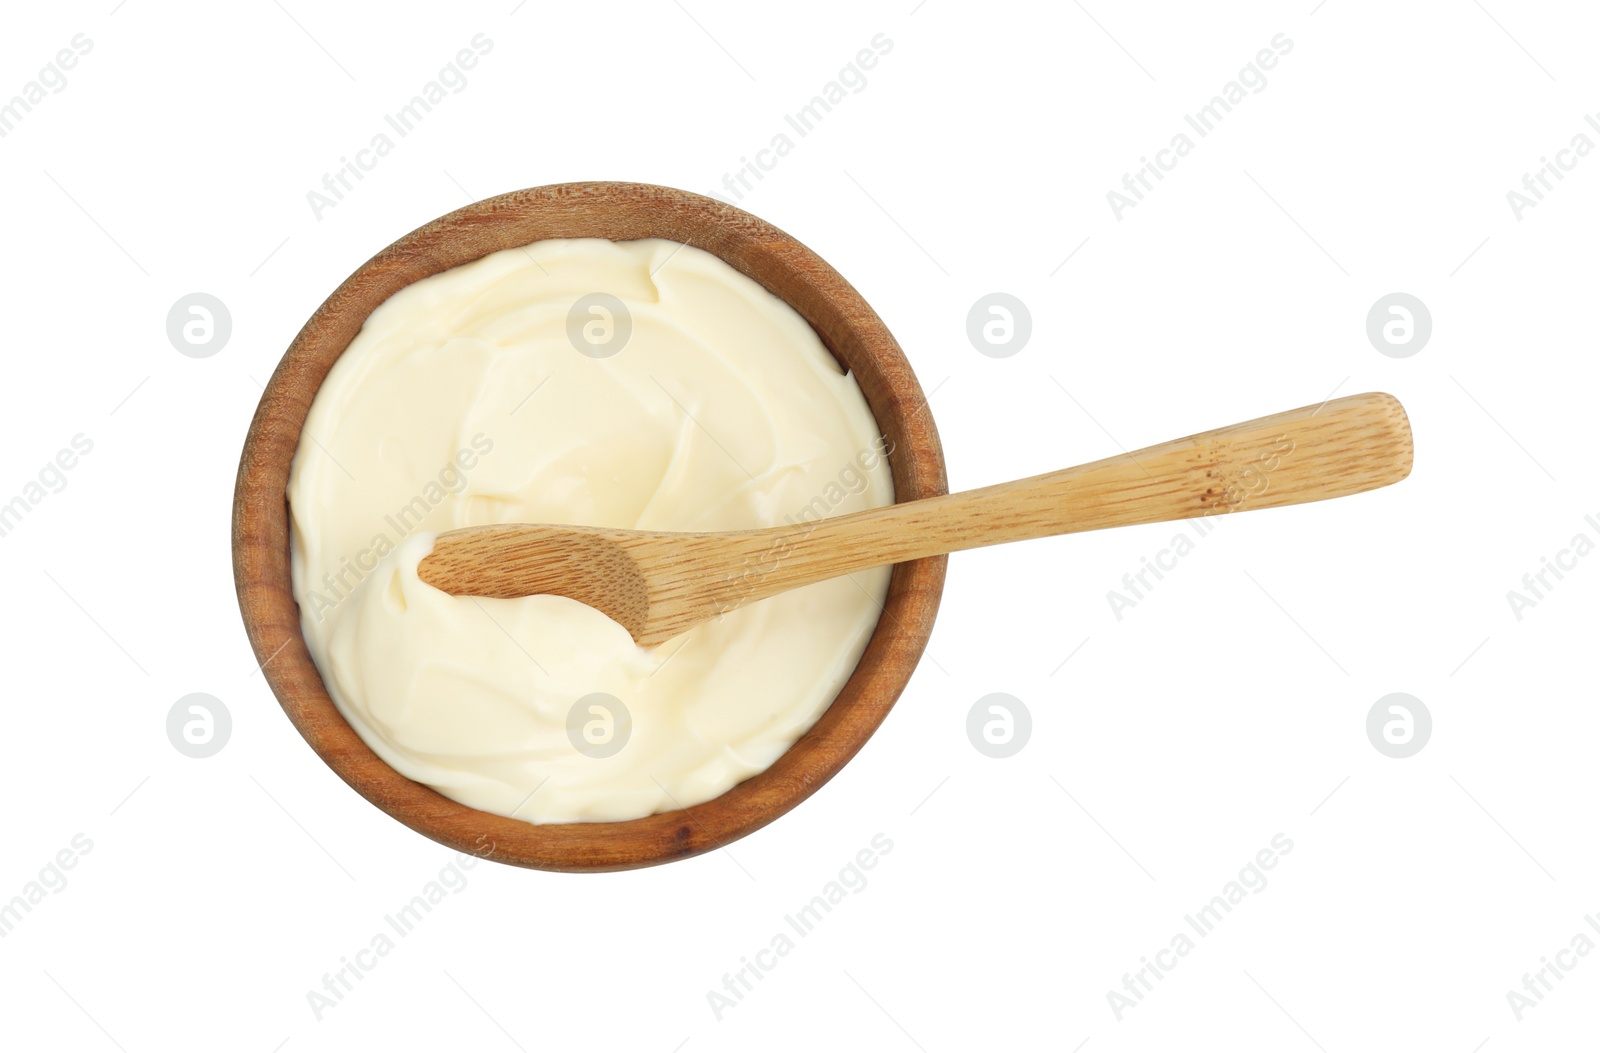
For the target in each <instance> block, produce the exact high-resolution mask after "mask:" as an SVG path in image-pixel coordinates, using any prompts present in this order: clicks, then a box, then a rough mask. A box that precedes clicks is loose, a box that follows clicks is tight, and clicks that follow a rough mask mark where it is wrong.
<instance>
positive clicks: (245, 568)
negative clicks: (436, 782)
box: [233, 183, 946, 871]
mask: <svg viewBox="0 0 1600 1053" xmlns="http://www.w3.org/2000/svg"><path fill="white" fill-rule="evenodd" d="M584 237H598V238H608V239H611V240H613V241H628V240H634V239H638V238H667V239H670V240H673V241H679V242H685V243H687V244H690V245H694V246H696V247H698V248H701V249H704V250H706V251H708V252H711V253H713V254H714V255H716V256H719V257H721V258H722V259H723V260H725V261H726V262H728V263H729V264H730V265H732V266H733V267H735V268H736V269H738V270H739V271H741V272H742V273H744V274H746V275H748V276H749V277H750V278H752V279H754V280H755V281H756V282H758V283H760V284H761V285H762V286H764V287H765V288H767V289H768V290H769V291H771V292H772V293H774V294H775V295H777V296H778V297H780V298H782V299H783V300H785V301H786V302H788V303H789V304H790V305H791V306H793V307H794V308H795V310H796V311H798V312H799V313H800V315H801V316H802V317H803V318H805V319H806V321H808V322H809V323H810V324H811V326H812V327H813V328H814V329H815V330H816V331H817V333H818V335H819V336H820V337H821V338H822V341H823V343H824V344H825V345H826V346H827V347H828V349H829V350H830V351H831V352H832V353H833V355H834V356H835V358H837V359H838V360H839V362H840V364H841V365H843V366H844V367H845V368H846V369H848V370H850V371H851V372H852V373H853V374H854V375H855V378H856V380H857V382H858V383H859V384H860V386H861V390H862V392H863V393H864V394H865V396H866V399H867V404H868V406H869V407H870V408H871V410H872V412H873V415H874V416H875V417H876V418H877V421H878V424H879V427H880V428H881V429H882V431H883V435H884V437H885V439H886V440H887V443H886V445H887V447H888V449H889V450H890V453H889V455H888V462H889V469H890V472H891V475H892V477H893V480H894V486H895V493H896V496H897V499H898V500H915V499H919V498H925V497H933V496H937V495H940V494H943V493H945V492H946V481H945V468H944V455H943V451H942V450H941V448H940V444H939V437H938V432H937V430H936V429H935V427H934V424H933V418H932V414H931V412H930V411H929V410H928V408H927V400H926V399H925V397H924V396H923V393H922V389H921V387H920V386H919V385H918V383H917V379H916V377H915V376H914V375H913V373H912V371H911V367H910V365H909V364H908V363H907V361H906V358H905V355H904V353H903V352H902V351H901V349H900V347H899V345H898V344H897V343H896V342H895V339H894V337H893V336H892V335H891V334H890V332H889V330H888V328H887V327H886V326H885V325H884V324H883V321H882V320H881V319H880V318H879V317H878V316H877V314H876V313H874V312H873V310H872V308H871V307H870V306H868V305H867V303H866V301H865V300H864V299H863V298H862V297H861V295H860V294H859V293H857V292H856V290H855V289H854V288H852V287H851V286H850V284H849V283H848V282H846V281H845V280H844V279H843V278H842V277H840V275H839V274H838V272H836V271H835V270H834V269H833V268H832V267H830V266H828V264H827V263H825V262H824V261H823V260H822V259H821V258H819V257H818V256H817V255H816V254H815V253H813V252H811V251H810V250H809V249H807V248H806V247H805V246H804V245H802V244H801V243H800V242H799V241H797V240H795V239H794V238H792V237H790V236H789V235H787V234H785V233H784V232H783V231H781V230H778V229H777V228H776V227H773V226H772V225H770V224H768V223H765V222H763V221H762V220H760V219H757V218H756V217H754V216H752V215H750V214H749V213H746V212H743V211H741V210H739V209H737V208H734V207H733V206H731V205H726V204H723V203H721V202H718V201H715V200H713V199H711V198H706V197H701V196H699V195H697V194H690V193H687V192H684V191H681V190H673V189H670V188H667V187H659V186H650V185H647V184H641V183H566V184H560V185H556V186H547V187H539V188H536V189H532V190H523V191H518V192H515V193H510V194H504V195H501V196H499V197H494V198H490V199H488V200H485V201H480V202H477V203H476V204H472V205H469V206H467V207H466V208H463V209H460V210H459V211H456V212H453V213H451V214H450V215H448V216H444V217H442V218H441V219H438V220H435V221H433V222H432V223H429V224H427V225H425V226H423V227H420V228H418V229H417V230H415V231H412V232H411V233H410V234H407V235H406V236H405V237H403V238H401V239H400V240H399V241H397V242H395V243H394V244H393V245H390V246H389V247H388V248H386V249H384V250H383V251H382V252H380V253H378V254H377V255H376V256H374V257H373V258H372V259H371V260H369V261H367V262H366V263H365V264H363V265H361V266H360V267H359V268H357V269H356V271H355V273H353V274H352V275H351V276H350V277H349V278H348V279H346V280H345V282H344V283H343V284H342V285H340V286H339V288H338V289H336V290H335V291H334V293H333V294H332V295H331V296H329V297H328V299H327V300H326V301H325V302H324V303H323V304H322V306H321V307H319V308H318V309H317V311H316V312H315V313H314V314H313V315H312V316H311V318H310V320H309V321H307V323H306V325H305V327H304V328H303V329H301V331H300V333H299V335H298V336H296V337H295V339H294V342H293V343H292V344H291V345H290V346H289V349H288V351H287V352H286V353H285V354H284V356H283V360H282V361H281V362H280V363H279V365H278V368H277V370H276V371H275V372H274V373H273V375H272V379H271V380H270V381H269V382H268V384H267V387H266V391H265V393H264V394H263V395H262V398H261V403H260V406H259V407H258V408H257V410H256V415H255V419H254V420H253V421H252V423H251V426H250V431H249V433H248V435H247V436H246V438H245V444H244V451H243V455H242V456H241V458H240V462H239V476H238V482H237V485H236V489H235V493H234V506H233V564H234V581H235V586H236V588H237V591H238V595H239V607H240V611H241V613H242V614H243V617H244V623H245V628H246V631H247V632H248V634H249V637H250V643H251V646H252V647H253V648H254V650H255V654H256V658H257V660H258V661H259V662H260V663H261V668H262V672H263V675H264V676H265V678H266V680H267V683H268V684H269V685H270V686H271V688H272V691H273V693H274V694H275V695H276V696H277V698H278V701H279V703H280V704H281V705H282V706H283V709H284V711H285V712H286V713H287V714H288V716H289V719H290V720H291V721H292V722H293V723H294V725H295V727H296V728H297V729H298V730H299V731H300V733H301V735H302V736H304V737H305V739H306V741H307V742H308V743H309V744H310V745H311V747H312V749H314V750H315V751H316V753H317V754H318V756H320V757H321V758H322V759H323V760H324V761H325V762H327V764H328V765H329V767H331V768H332V769H333V770H334V771H335V772H336V773H338V775H339V776H340V777H341V778H342V779H344V781H345V782H347V783H348V784H350V785H351V786H352V787H354V788H355V789H356V790H357V791H358V792H359V793H361V794H362V795H363V796H364V797H366V798H367V799H368V800H370V801H372V802H373V803H374V804H376V805H377V806H378V807H379V808H381V809H383V810H384V811H385V812H387V813H388V814H389V815H391V816H393V817H394V818H395V819H398V820H399V821H400V822H402V823H404V824H405V825H407V826H409V827H411V828H412V829H414V830H417V831H418V832H420V833H423V834H426V835H427V836H429V837H431V838H433V839H434V840H436V841H439V842H441V843H443V844H445V845H448V846H450V847H452V848H455V849H457V850H460V851H463V852H471V853H474V854H476V855H478V856H481V857H483V858H489V859H495V860H498V861H501V862H505V863H512V864H516V865H519V866H526V867H537V868H541V869H547V870H563V871H604V870H625V869H630V868H633V867H640V866H648V865H651V864H655V863H662V862H666V861H669V860H673V859H682V858H686V857H688V856H693V855H697V854H699V853H702V852H707V851H711V850H713V849H716V848H719V847H721V846H723V845H726V844H728V843H729V842H731V841H733V840H735V839H737V838H739V837H742V836H744V835H745V834H748V833H750V832H751V831H753V830H756V829H759V828H760V827H762V826H764V825H765V824H767V823H769V822H771V821H772V820H774V819H776V818H777V817H778V816H780V815H782V814H783V813H785V812H787V811H788V810H789V809H791V808H793V807H794V806H795V805H797V804H799V803H800V802H801V801H803V800H805V798H807V797H808V796H810V795H811V794H812V793H814V792H815V791H816V790H817V788H818V787H820V786H821V785H822V784H823V783H825V782H827V780H828V779H829V778H831V777H832V776H833V775H834V774H835V773H836V772H837V771H838V770H839V769H840V768H841V767H842V766H843V765H844V764H845V762H846V761H848V760H849V759H850V758H851V757H853V756H854V755H855V753H856V752H857V751H858V750H859V749H860V748H861V746H862V745H863V744H864V743H865V742H866V740H867V739H868V737H869V736H871V734H872V732H873V731H874V730H875V729H876V728H877V727H878V725H879V724H881V723H882V721H883V719H884V717H885V716H887V715H888V712H889V709H890V707H891V706H892V705H893V704H894V702H895V699H896V698H898V697H899V695H900V692H901V691H902V690H903V689H904V687H905V684H906V682H907V680H909V678H910V676H911V673H912V671H913V670H914V669H915V668H916V664H917V661H918V659H919V658H920V657H921V655H922V651H923V648H924V647H925V645H926V644H927V641H928V635H929V633H930V632H931V630H932V628H933V620H934V615H935V613H936V612H937V609H938V604H939V596H940V592H941V590H942V588H943V585H944V573H945V559H944V557H942V556H939V557H932V558H928V559H922V560H916V561H914V562H910V563H903V564H900V565H899V566H897V567H896V568H895V569H894V573H893V574H892V576H891V578H890V582H889V594H888V598H887V600H886V602H885V605H884V611H883V614H882V616H881V617H880V618H879V621H878V625H877V628H876V629H875V631H874V632H873V635H872V637H871V639H870V640H869V642H868V644H867V648H866V651H865V653H864V654H863V655H862V657H861V660H860V662H859V663H858V664H857V666H856V669H855V671H854V673H853V674H852V675H851V677H850V679H849V680H848V681H847V682H846V684H845V686H844V688H843V689H842V690H841V691H840V693H839V695H838V697H837V698H836V699H835V700H834V702H833V704H832V705H831V706H829V707H828V709H827V711H826V712H824V714H823V715H822V717H821V719H819V720H818V722H817V723H816V725H815V726H813V727H812V728H811V730H810V731H808V732H807V733H806V734H805V735H803V736H802V737H801V738H800V740H799V741H798V742H796V743H795V745H794V746H793V747H792V748H790V749H789V750H788V752H786V753H784V754H783V755H782V756H781V757H780V758H779V759H778V760H777V761H776V762H775V763H774V764H773V765H772V766H771V767H770V768H768V769H767V770H766V771H764V772H762V773H761V774H759V775H756V776H754V777H752V778H750V779H748V780H746V781H745V782H742V783H740V784H739V785H737V786H735V787H733V788H732V789H731V790H729V791H728V792H726V793H724V794H722V795H721V796H720V797H717V798H716V799H714V800H711V801H707V802H706V803H704V804H700V805H695V806H693V807H690V808H685V809H681V810H676V811H672V812H664V813H661V814H659V815H653V816H648V817H646V818H643V819H635V820H630V821H627V822H619V823H565V824H545V825H535V824H530V823H525V822H522V821H520V820H516V819H507V818H504V817H502V816H498V815H492V814H490V813H487V812H481V811H478V810H477V809H473V808H468V807H466V806H465V805H462V804H458V803H457V802H455V801H452V800H450V799H449V798H446V797H444V796H442V795H441V794H439V793H437V792H435V791H434V790H432V789H430V788H428V787H426V786H423V785H421V784H419V783H416V782H412V781H411V780H410V779H407V778H405V777H404V776H402V775H400V774H399V773H398V772H396V771H395V770H394V769H392V768H390V767H389V766H388V765H387V764H385V763H384V762H383V761H382V760H381V759H380V758H379V757H378V756H377V755H376V754H375V753H373V752H372V750H371V749H370V748H369V747H368V746H367V744H366V743H365V742H363V741H362V740H361V738H360V737H359V736H358V735H357V734H356V733H355V731H354V730H353V729H352V728H351V727H350V725H349V724H348V723H346V721H345V720H344V718H343V717H342V716H341V715H340V714H339V712H338V710H337V708H336V707H335V706H334V704H333V701H332V699H330V698H329V697H328V693H327V690H326V688H325V687H324V685H323V682H322V678H321V677H320V675H319V674H318V672H317V668H316V665H315V664H314V663H313V662H312V659H311V654H310V652H309V651H308V650H307V648H306V643H305V638H304V636H303V635H302V633H301V629H300V619H299V610H298V607H297V605H296V603H295V599H294V594H293V591H292V588H291V585H290V578H289V518H288V506H287V501H286V497H285V493H286V488H287V486H288V480H289V469H290V465H291V462H292V461H293V458H294V453H295V450H296V448H297V447H298V445H299V441H300V431H301V428H302V427H303V425H304V424H305V419H306V415H307V413H308V411H309V410H310V407H311V401H312V399H313V398H314V397H315V396H316V393H317V389H318V388H319V387H320V386H321V384H322V381H323V379H324V378H325V377H326V376H327V374H328V370H329V369H330V368H331V367H332V366H333V363H334V362H335V361H336V360H337V359H338V357H339V356H340V355H341V354H343V352H344V350H345V348H346V347H347V346H348V345H349V343H350V341H351V339H352V338H354V336H355V335H356V333H357V332H359V331H360V329H361V326H362V324H363V323H364V322H365V321H366V319H367V316H368V315H369V314H371V312H372V311H373V310H374V309H375V308H376V307H378V306H379V305H380V304H382V303H383V302H384V301H385V300H386V299H388V298H389V297H390V296H391V295H393V294H394V293H395V292H398V291H399V290H400V289H402V288H404V287H405V286H407V285H409V284H411V283H412V282H415V281H418V280H420V279H422V278H426V277H428V276H430V275H433V274H437V273H439V272H441V271H444V270H448V269H449V268H451V267H455V266H459V265H460V264H463V263H470V262H471V261H473V260H476V259H479V258H481V257H483V256H486V255H488V254H489V253H491V252H496V251H498V250H500V249H506V248H514V247H516V246H519V245H526V244H529V243H531V242H534V241H539V240H542V239H546V238H584Z"/></svg>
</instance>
